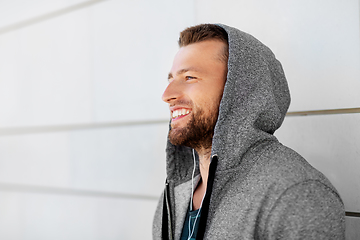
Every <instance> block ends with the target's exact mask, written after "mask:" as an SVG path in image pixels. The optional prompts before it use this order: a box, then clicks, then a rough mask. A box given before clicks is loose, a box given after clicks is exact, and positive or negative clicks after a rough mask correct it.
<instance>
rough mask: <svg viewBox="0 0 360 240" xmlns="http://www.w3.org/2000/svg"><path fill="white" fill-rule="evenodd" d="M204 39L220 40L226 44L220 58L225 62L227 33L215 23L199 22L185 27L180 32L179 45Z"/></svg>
mask: <svg viewBox="0 0 360 240" xmlns="http://www.w3.org/2000/svg"><path fill="white" fill-rule="evenodd" d="M205 40H220V41H221V42H224V43H225V44H226V48H225V49H224V52H223V55H222V56H221V60H222V61H224V62H226V63H227V60H228V57H229V43H228V34H227V33H226V31H225V30H224V29H223V28H222V27H220V26H218V25H215V24H200V25H196V26H193V27H189V28H186V29H185V30H184V31H182V32H181V33H180V37H179V41H178V43H179V47H185V46H187V45H189V44H192V43H197V42H201V41H205Z"/></svg>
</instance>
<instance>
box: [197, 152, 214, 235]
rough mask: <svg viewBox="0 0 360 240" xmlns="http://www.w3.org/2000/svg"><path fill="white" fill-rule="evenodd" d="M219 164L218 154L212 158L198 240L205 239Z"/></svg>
mask: <svg viewBox="0 0 360 240" xmlns="http://www.w3.org/2000/svg"><path fill="white" fill-rule="evenodd" d="M217 163H218V156H217V155H216V154H214V155H213V156H212V157H211V163H210V167H209V176H208V183H207V186H206V193H205V197H204V201H203V205H202V208H201V215H200V221H199V228H198V233H197V235H196V240H201V239H203V238H204V234H205V228H206V222H207V218H208V213H209V205H210V197H211V193H212V189H213V184H214V179H215V172H216V168H217Z"/></svg>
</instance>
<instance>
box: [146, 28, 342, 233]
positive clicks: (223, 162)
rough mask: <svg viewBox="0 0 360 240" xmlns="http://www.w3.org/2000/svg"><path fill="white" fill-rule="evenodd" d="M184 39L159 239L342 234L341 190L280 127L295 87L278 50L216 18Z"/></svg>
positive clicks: (174, 76) (175, 76) (157, 223)
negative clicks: (279, 134)
mask: <svg viewBox="0 0 360 240" xmlns="http://www.w3.org/2000/svg"><path fill="white" fill-rule="evenodd" d="M179 46H180V50H179V52H178V53H177V54H176V56H175V59H174V62H173V66H172V68H171V71H170V73H169V85H168V86H167V88H166V90H165V92H164V94H163V96H162V98H163V100H164V101H165V102H166V103H168V104H169V107H170V112H171V121H170V123H171V124H170V131H169V136H168V140H169V141H168V145H167V149H166V153H167V181H166V188H165V191H164V193H163V195H162V197H161V199H160V202H159V205H158V208H157V211H156V214H155V218H154V226H153V238H154V239H175V240H179V239H227V240H228V239H336V240H339V239H344V228H345V226H344V207H343V203H342V200H341V198H340V196H339V194H338V193H337V191H336V189H335V188H334V187H333V186H332V185H331V183H330V182H329V181H328V180H327V179H326V177H325V176H323V175H322V174H321V173H320V172H318V171H317V170H316V169H314V168H313V167H312V166H310V165H309V164H308V163H307V162H306V161H305V160H304V159H303V158H302V157H301V156H300V155H299V154H297V153H296V152H294V151H293V150H291V149H289V148H287V147H285V146H283V145H282V144H280V143H279V142H278V140H277V139H276V137H275V136H274V135H273V133H274V132H275V130H276V129H278V128H279V127H280V125H281V124H282V122H283V120H284V117H285V114H286V112H287V109H288V107H289V104H290V95H289V90H288V86H287V82H286V79H285V76H284V73H283V70H282V67H281V65H280V63H279V62H278V61H277V60H276V58H275V56H274V55H273V53H272V52H271V51H270V49H268V48H267V47H266V46H264V45H263V44H262V43H260V42H259V41H258V40H256V39H255V38H253V37H252V36H250V35H248V34H246V33H244V32H241V31H239V30H237V29H235V28H231V27H228V26H225V25H212V24H203V25H198V26H195V27H191V28H188V29H185V30H184V31H183V32H182V33H181V34H180V39H179ZM194 150H195V151H194Z"/></svg>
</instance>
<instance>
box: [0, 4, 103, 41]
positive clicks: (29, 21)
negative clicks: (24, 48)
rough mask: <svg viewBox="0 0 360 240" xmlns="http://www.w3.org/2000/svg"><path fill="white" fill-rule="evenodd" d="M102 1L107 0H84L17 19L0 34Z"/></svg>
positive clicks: (0, 29) (0, 31)
mask: <svg viewBox="0 0 360 240" xmlns="http://www.w3.org/2000/svg"><path fill="white" fill-rule="evenodd" d="M104 1H107V0H90V1H85V2H81V3H78V4H75V5H72V6H69V7H65V8H62V9H59V10H56V11H52V12H49V13H45V14H42V15H40V16H37V17H33V18H30V19H26V20H23V21H19V22H16V23H13V24H10V25H9V26H5V27H2V28H0V35H1V34H5V33H8V32H12V31H15V30H18V29H21V28H24V27H28V26H31V25H34V24H37V23H40V22H43V21H46V20H49V19H52V18H55V17H59V16H62V15H65V14H67V13H71V12H73V11H76V10H80V9H83V8H86V7H89V6H92V5H94V4H96V3H100V2H104Z"/></svg>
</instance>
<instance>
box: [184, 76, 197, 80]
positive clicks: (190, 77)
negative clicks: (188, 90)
mask: <svg viewBox="0 0 360 240" xmlns="http://www.w3.org/2000/svg"><path fill="white" fill-rule="evenodd" d="M185 79H186V81H187V80H193V79H196V77H193V76H186V77H185Z"/></svg>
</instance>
